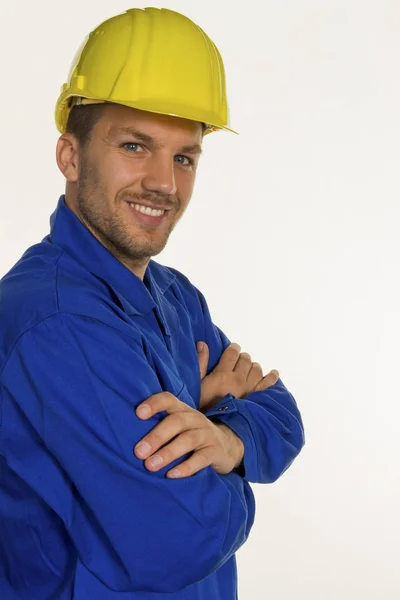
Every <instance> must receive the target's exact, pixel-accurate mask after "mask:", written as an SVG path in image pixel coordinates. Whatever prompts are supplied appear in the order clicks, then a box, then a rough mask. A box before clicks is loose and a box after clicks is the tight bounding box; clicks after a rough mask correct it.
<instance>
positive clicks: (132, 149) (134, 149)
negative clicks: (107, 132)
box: [122, 142, 143, 153]
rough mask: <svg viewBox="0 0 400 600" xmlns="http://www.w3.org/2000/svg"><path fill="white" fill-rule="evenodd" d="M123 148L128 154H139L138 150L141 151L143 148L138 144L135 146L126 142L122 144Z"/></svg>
mask: <svg viewBox="0 0 400 600" xmlns="http://www.w3.org/2000/svg"><path fill="white" fill-rule="evenodd" d="M122 147H123V148H126V150H128V152H135V153H136V152H140V150H143V146H141V145H140V144H137V143H136V142H126V144H122Z"/></svg>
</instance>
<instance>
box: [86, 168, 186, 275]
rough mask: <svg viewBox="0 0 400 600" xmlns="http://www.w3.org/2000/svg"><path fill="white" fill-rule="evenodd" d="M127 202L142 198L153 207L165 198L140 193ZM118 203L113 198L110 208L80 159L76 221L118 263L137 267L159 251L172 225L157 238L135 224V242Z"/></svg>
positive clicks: (93, 175)
mask: <svg viewBox="0 0 400 600" xmlns="http://www.w3.org/2000/svg"><path fill="white" fill-rule="evenodd" d="M127 199H128V198H127ZM129 199H131V200H132V202H133V203H135V201H137V202H140V199H142V200H147V201H150V202H152V203H154V204H162V205H166V204H167V203H166V200H165V198H162V199H160V197H157V196H155V195H154V194H144V195H142V196H136V197H135V198H132V196H129ZM122 202H125V200H123V199H117V200H116V202H115V203H114V205H113V206H110V203H109V200H108V196H107V190H106V187H105V186H104V184H103V183H102V181H101V178H100V177H99V173H98V172H97V170H96V168H95V167H93V166H92V165H90V164H89V163H88V161H87V160H86V159H83V160H82V162H81V171H80V176H79V181H78V184H77V209H78V213H79V214H78V216H79V218H80V219H81V221H82V222H83V223H84V225H86V227H87V228H88V229H89V230H90V231H91V233H92V234H93V235H94V236H95V237H96V238H97V239H98V240H99V241H100V243H101V244H103V246H105V247H106V248H107V249H108V250H109V252H111V254H113V255H114V256H115V257H116V258H117V259H118V260H120V261H121V262H123V263H124V264H126V265H127V266H128V267H132V268H138V267H139V268H140V267H142V266H143V265H145V264H146V263H147V262H148V260H149V259H150V257H152V256H156V255H157V254H159V253H160V252H162V250H163V249H164V248H165V246H166V244H167V241H168V238H169V236H170V234H171V232H172V230H173V229H174V226H175V223H174V222H173V223H172V224H171V225H170V226H169V227H168V229H165V230H164V234H163V236H162V237H160V234H159V233H158V235H157V236H152V235H151V231H150V230H149V229H148V228H144V227H143V228H141V227H140V225H137V228H138V235H137V237H136V239H135V234H134V233H133V232H130V231H129V223H128V222H127V219H126V217H125V216H124V215H123V213H122V211H121V204H122ZM172 210H176V209H175V208H173V209H172ZM140 231H142V233H140Z"/></svg>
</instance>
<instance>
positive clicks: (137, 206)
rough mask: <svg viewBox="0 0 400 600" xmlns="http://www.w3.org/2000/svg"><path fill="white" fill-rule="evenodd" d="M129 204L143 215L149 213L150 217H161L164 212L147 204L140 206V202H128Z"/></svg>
mask: <svg viewBox="0 0 400 600" xmlns="http://www.w3.org/2000/svg"><path fill="white" fill-rule="evenodd" d="M130 206H131V207H132V208H134V209H135V210H137V211H138V212H141V213H142V214H143V215H150V216H151V217H161V215H163V214H164V212H165V211H164V210H154V209H152V208H150V207H149V206H141V205H140V204H132V203H130Z"/></svg>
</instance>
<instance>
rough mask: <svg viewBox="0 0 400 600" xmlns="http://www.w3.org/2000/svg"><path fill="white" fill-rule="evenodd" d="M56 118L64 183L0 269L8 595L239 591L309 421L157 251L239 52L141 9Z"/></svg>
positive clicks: (73, 82) (222, 114) (85, 54)
mask: <svg viewBox="0 0 400 600" xmlns="http://www.w3.org/2000/svg"><path fill="white" fill-rule="evenodd" d="M56 122H57V126H58V129H59V131H60V133H61V137H60V138H59V140H58V143H57V152H56V157H57V164H58V166H59V168H60V170H61V172H62V173H63V175H64V176H65V179H66V189H65V195H63V196H61V198H60V200H59V202H58V206H57V209H56V210H55V212H54V213H53V215H52V217H51V230H50V233H49V235H48V236H47V237H46V238H44V240H42V242H41V243H39V244H37V245H35V246H33V247H31V248H29V249H28V250H27V251H26V252H25V253H24V255H23V256H22V258H21V259H20V260H19V261H18V262H17V264H16V265H15V266H14V267H13V268H12V269H11V271H10V272H9V273H8V274H7V275H6V276H5V277H4V278H3V279H2V280H1V283H0V319H1V327H0V408H1V413H0V415H1V419H0V423H1V427H0V468H1V478H0V582H1V589H0V592H1V593H0V597H1V598H2V600H17V599H22V598H23V599H24V600H50V599H57V600H64V599H71V598H74V599H75V600H84V599H85V600H88V599H93V600H111V599H116V598H127V599H128V598H129V599H132V600H139V599H140V600H142V599H143V600H144V599H149V598H152V600H158V599H159V600H161V598H165V597H168V598H171V599H172V598H173V599H174V600H195V599H196V600H234V599H235V598H236V597H237V580H236V563H235V552H236V550H237V549H238V548H240V546H241V545H242V544H243V543H244V542H245V541H246V539H247V537H248V535H249V532H250V529H251V526H252V524H253V521H254V510H255V506H254V497H253V494H252V491H251V488H250V485H249V482H256V483H268V482H272V481H275V480H276V479H277V478H278V477H279V476H280V475H281V474H282V473H283V471H285V470H286V469H287V468H288V466H289V465H290V464H291V462H292V461H293V460H294V458H295V457H296V455H297V454H298V453H299V451H300V449H301V447H302V446H303V443H304V437H303V426H302V422H301V417H300V414H299V412H298V409H297V406H296V403H295V401H294V399H293V397H292V396H291V394H290V393H289V392H288V391H287V389H286V388H285V386H284V385H283V383H282V381H281V380H280V379H279V376H278V374H277V373H276V372H275V371H271V373H269V374H268V375H266V376H265V377H264V376H263V373H262V369H261V367H260V365H258V364H257V363H252V361H251V358H250V356H249V355H248V354H246V353H241V351H240V350H241V349H240V347H239V346H238V345H236V344H230V343H229V340H228V339H227V337H226V336H225V335H224V333H222V331H221V330H219V329H218V328H217V327H216V326H215V325H214V324H213V322H212V320H211V317H210V313H209V310H208V307H207V304H206V301H205V299H204V297H203V295H202V294H201V293H200V291H199V290H197V289H196V288H195V287H194V286H193V285H192V284H191V283H190V281H189V280H188V279H187V278H186V277H184V276H183V275H182V274H181V273H179V272H178V271H176V270H174V269H171V268H166V267H164V266H161V265H159V264H158V263H156V262H154V261H153V260H151V257H152V256H155V255H157V254H158V253H159V252H161V250H162V249H163V248H164V246H165V244H166V242H167V240H168V237H169V235H170V233H171V231H172V229H173V228H174V226H175V225H176V223H177V221H178V220H179V219H180V217H181V216H182V214H183V212H184V211H185V209H186V207H187V205H188V203H189V200H190V197H191V194H192V190H193V185H194V181H195V175H196V169H197V165H198V162H199V156H200V152H201V146H202V140H203V136H204V135H205V134H207V133H209V132H211V131H213V130H218V129H228V124H227V104H226V98H225V77H224V70H223V65H222V60H221V57H220V55H219V53H218V50H217V49H216V47H215V46H214V44H213V43H212V42H211V40H209V38H208V37H207V36H206V34H205V33H204V32H203V31H202V30H201V29H199V28H198V27H197V26H196V25H195V24H194V23H192V22H191V21H190V20H189V19H186V18H185V17H183V16H182V15H179V14H177V13H175V12H172V11H168V10H158V9H145V10H137V9H133V10H129V11H127V12H126V13H124V14H122V15H118V16H117V17H113V18H112V19H110V20H108V21H106V22H105V23H102V24H101V25H100V26H99V27H98V28H97V29H96V30H94V31H93V32H92V33H91V35H90V36H88V38H87V40H86V41H85V43H84V45H83V47H82V49H81V50H80V52H79V53H78V54H77V57H76V60H75V61H74V64H73V65H72V68H71V72H70V75H69V78H68V82H67V84H65V85H64V86H63V90H62V93H61V96H60V98H59V100H58V103H57V109H56Z"/></svg>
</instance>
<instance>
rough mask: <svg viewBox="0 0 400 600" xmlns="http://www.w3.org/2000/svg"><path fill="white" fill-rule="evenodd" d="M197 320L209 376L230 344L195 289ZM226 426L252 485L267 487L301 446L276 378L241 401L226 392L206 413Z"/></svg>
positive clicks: (299, 428)
mask: <svg viewBox="0 0 400 600" xmlns="http://www.w3.org/2000/svg"><path fill="white" fill-rule="evenodd" d="M195 290H196V293H197V296H198V299H199V303H200V314H201V318H200V319H197V320H196V319H195V320H194V322H195V323H196V327H197V335H198V336H199V339H198V340H196V342H197V341H199V340H202V341H204V342H206V343H207V344H208V347H209V350H210V360H209V365H208V373H210V372H211V371H212V370H213V369H214V368H215V367H216V365H217V364H218V362H219V360H220V358H221V355H222V353H223V352H224V350H225V349H226V348H227V347H228V346H229V344H230V340H229V339H228V337H227V336H226V335H225V333H224V332H223V331H221V329H219V328H218V327H217V326H216V325H215V324H214V323H213V321H212V319H211V315H210V311H209V308H208V305H207V302H206V300H205V298H204V296H203V294H202V293H201V292H200V291H199V290H198V289H197V288H195ZM205 414H206V416H207V417H209V418H211V419H213V420H214V419H215V418H216V419H218V420H220V421H221V422H222V423H224V424H225V425H227V426H228V427H230V428H231V429H232V430H233V431H234V432H235V433H236V434H237V435H238V436H239V437H240V438H241V440H242V441H243V444H244V448H245V452H244V459H243V467H244V473H243V477H244V479H245V480H246V481H249V482H251V483H272V482H274V481H276V480H277V479H278V478H279V477H280V476H281V475H282V474H283V473H284V472H285V471H286V470H287V469H288V468H289V466H290V465H291V464H292V462H293V461H294V459H295V458H296V456H297V455H298V454H299V452H300V451H301V449H302V447H303V446H304V443H305V438H304V428H303V422H302V418H301V415H300V412H299V409H298V407H297V403H296V401H295V399H294V397H293V396H292V394H291V393H290V392H289V390H288V389H287V388H286V387H285V385H284V384H283V382H282V380H281V379H279V380H278V381H277V383H276V384H275V385H273V386H272V387H270V388H268V389H267V390H262V391H258V392H253V393H251V394H249V395H248V396H247V397H246V398H244V399H238V398H235V397H234V396H233V395H232V394H228V395H227V396H225V398H223V399H222V400H221V401H220V402H219V403H218V404H217V405H216V406H214V407H213V408H212V409H211V410H209V411H208V412H206V413H205Z"/></svg>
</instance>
